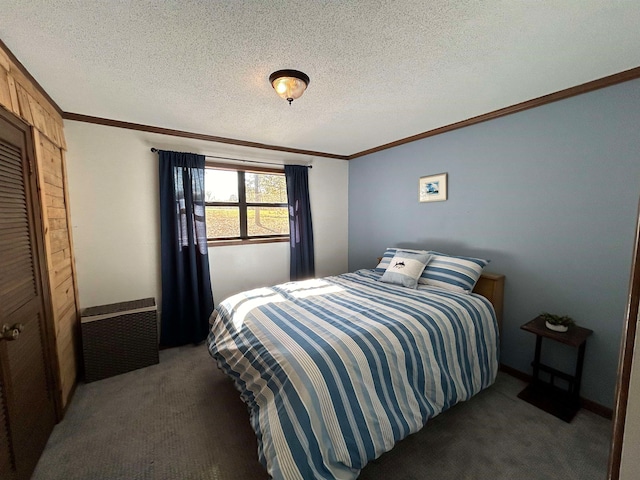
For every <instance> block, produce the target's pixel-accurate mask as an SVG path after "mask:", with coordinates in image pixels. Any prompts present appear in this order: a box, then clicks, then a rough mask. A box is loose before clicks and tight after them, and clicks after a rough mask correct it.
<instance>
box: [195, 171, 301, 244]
mask: <svg viewBox="0 0 640 480" xmlns="http://www.w3.org/2000/svg"><path fill="white" fill-rule="evenodd" d="M207 168H209V169H213V170H228V171H233V172H237V173H238V201H237V202H206V201H205V203H204V205H205V216H206V208H207V207H237V208H238V210H239V217H240V218H239V220H240V236H239V237H221V238H209V237H208V236H207V245H208V246H210V247H216V246H218V247H219V246H225V245H254V244H258V243H277V242H288V241H289V234H287V235H279V234H276V235H253V236H249V235H248V224H247V209H248V208H251V207H278V208H287V209H288V207H289V204H288V203H272V202H269V203H266V202H247V194H246V188H245V187H246V184H245V174H246V173H257V174H261V173H262V174H268V175H274V174H275V175H282V176H284V167H283V168H282V169H278V168H268V167H248V166H244V165H236V164H230V163H218V162H205V169H207Z"/></svg>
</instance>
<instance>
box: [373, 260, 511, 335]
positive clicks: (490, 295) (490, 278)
mask: <svg viewBox="0 0 640 480" xmlns="http://www.w3.org/2000/svg"><path fill="white" fill-rule="evenodd" d="M381 260H382V257H378V263H380V261H381ZM473 293H477V294H478V295H482V296H483V297H484V298H486V299H487V300H489V301H490V302H491V305H493V309H494V310H495V311H496V320H497V321H498V329H499V331H500V333H502V306H503V298H504V275H500V274H498V273H483V274H482V275H480V278H479V279H478V282H477V283H476V286H475V287H473Z"/></svg>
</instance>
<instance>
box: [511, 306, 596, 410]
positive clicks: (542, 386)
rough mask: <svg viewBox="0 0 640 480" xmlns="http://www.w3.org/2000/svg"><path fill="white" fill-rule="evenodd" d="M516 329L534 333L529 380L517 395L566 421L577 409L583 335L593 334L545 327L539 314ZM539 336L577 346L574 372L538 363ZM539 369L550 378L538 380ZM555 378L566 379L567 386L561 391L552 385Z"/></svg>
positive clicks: (570, 328) (581, 329) (584, 339)
mask: <svg viewBox="0 0 640 480" xmlns="http://www.w3.org/2000/svg"><path fill="white" fill-rule="evenodd" d="M520 328H521V329H522V330H525V331H527V332H531V333H533V334H535V335H536V353H535V357H534V359H533V362H532V363H531V365H532V366H533V376H532V379H531V383H530V384H529V385H528V386H527V387H526V388H525V389H524V390H522V391H521V392H520V393H519V394H518V398H521V399H522V400H525V401H527V402H529V403H530V404H532V405H535V406H536V407H538V408H541V409H542V410H544V411H545V412H548V413H550V414H552V415H555V416H556V417H558V418H560V419H562V420H564V421H565V422H570V421H571V419H573V417H574V415H575V414H576V412H577V411H578V410H579V409H580V381H581V379H582V366H583V363H584V351H585V347H586V346H587V337H588V336H589V335H591V334H592V333H593V330H589V329H588V328H582V327H578V326H576V325H572V326H570V327H569V330H567V331H566V332H555V331H553V330H549V329H548V328H547V327H546V326H545V321H544V319H543V318H542V317H536V318H534V319H533V320H531V321H530V322H527V323H525V324H524V325H522V326H521V327H520ZM543 338H548V339H551V340H555V341H556V342H560V343H564V344H565V345H569V346H571V347H575V348H577V349H578V359H577V361H576V371H575V374H574V375H569V374H567V373H565V372H562V371H560V370H557V369H555V368H552V367H550V366H548V365H545V364H543V363H542V362H540V350H541V348H542V339H543ZM541 370H542V371H543V372H546V373H548V374H550V376H551V380H550V381H549V382H545V381H543V380H540V371H541ZM556 377H557V378H561V379H563V380H566V381H567V382H568V385H569V388H568V389H567V390H565V389H562V388H560V387H558V386H557V385H555V384H554V380H555V378H556Z"/></svg>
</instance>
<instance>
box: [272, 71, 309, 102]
mask: <svg viewBox="0 0 640 480" xmlns="http://www.w3.org/2000/svg"><path fill="white" fill-rule="evenodd" d="M269 82H271V85H272V86H273V88H274V89H275V91H276V93H277V94H278V95H280V96H281V97H282V98H284V99H285V100H286V101H288V102H289V105H291V102H293V101H294V100H295V99H296V98H300V97H301V96H302V94H303V93H304V91H305V90H306V89H307V86H308V85H309V77H308V76H307V75H306V74H304V73H302V72H299V71H298V70H278V71H277V72H273V73H272V74H271V75H269Z"/></svg>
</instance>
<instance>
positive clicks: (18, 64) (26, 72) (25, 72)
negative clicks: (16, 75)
mask: <svg viewBox="0 0 640 480" xmlns="http://www.w3.org/2000/svg"><path fill="white" fill-rule="evenodd" d="M0 50H4V53H5V54H6V55H7V57H9V60H11V61H12V62H13V64H14V65H15V66H16V67H18V70H20V73H22V74H23V75H24V76H25V77H26V78H27V79H28V80H29V81H30V82H31V84H32V85H33V87H34V88H35V89H36V90H37V91H38V92H40V94H41V95H42V96H43V97H44V98H45V99H46V100H47V101H48V102H49V103H50V104H51V106H52V107H53V108H54V109H55V110H56V112H58V113H59V114H60V116H62V109H61V108H60V107H59V106H58V104H57V103H56V102H54V101H53V98H51V97H50V96H49V94H48V93H47V92H45V90H44V88H42V86H41V85H40V84H39V83H38V81H37V80H36V79H35V78H33V76H32V75H31V74H30V73H29V70H27V69H26V68H25V66H24V65H22V63H21V62H20V60H18V59H17V58H16V56H15V55H14V54H13V52H12V51H11V50H9V48H8V47H7V46H6V45H5V43H4V42H3V41H2V40H0Z"/></svg>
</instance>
